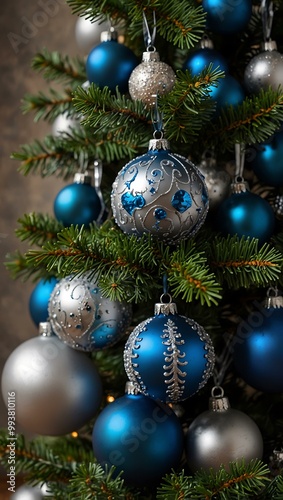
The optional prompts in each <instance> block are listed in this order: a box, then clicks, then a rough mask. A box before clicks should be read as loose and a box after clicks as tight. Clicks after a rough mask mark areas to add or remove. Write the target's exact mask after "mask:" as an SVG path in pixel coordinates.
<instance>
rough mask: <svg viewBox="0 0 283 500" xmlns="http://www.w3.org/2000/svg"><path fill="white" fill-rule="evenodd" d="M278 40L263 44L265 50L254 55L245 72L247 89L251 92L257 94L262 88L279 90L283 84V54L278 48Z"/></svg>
mask: <svg viewBox="0 0 283 500" xmlns="http://www.w3.org/2000/svg"><path fill="white" fill-rule="evenodd" d="M276 49H277V45H276V42H274V41H269V42H265V43H264V44H263V52H260V53H259V54H257V55H256V56H254V57H253V58H252V59H251V60H250V62H249V64H248V65H247V67H246V69H245V73H244V82H245V86H246V89H247V90H248V92H250V93H251V94H257V93H258V92H259V91H260V90H261V89H263V90H268V88H269V86H270V87H271V88H272V89H273V90H278V87H279V85H283V55H282V54H280V53H279V52H278V51H277V50H276Z"/></svg>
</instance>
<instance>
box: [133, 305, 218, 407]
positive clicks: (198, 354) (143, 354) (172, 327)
mask: <svg viewBox="0 0 283 500" xmlns="http://www.w3.org/2000/svg"><path fill="white" fill-rule="evenodd" d="M124 366H125V370H126V373H127V376H128V378H129V380H130V381H131V382H132V383H133V384H134V385H135V386H137V387H138V388H139V390H140V391H141V392H142V393H143V394H145V395H147V396H151V397H153V398H156V399H160V400H161V401H166V402H173V403H177V402H179V401H183V400H185V399H187V398H189V397H190V396H192V395H193V394H194V393H195V392H197V391H199V390H200V389H201V388H202V387H204V385H205V384H206V383H207V381H208V379H209V377H210V376H211V375H212V371H213V367H214V349H213V345H212V342H211V339H210V337H209V335H208V334H207V333H206V332H205V330H204V329H203V328H202V327H201V326H200V325H199V324H198V323H196V322H195V321H194V320H192V319H189V318H187V317H185V316H180V315H178V314H177V309H176V304H174V303H172V302H171V298H170V302H169V303H161V304H155V315H154V316H153V317H151V318H149V319H146V320H145V321H143V322H142V323H140V324H139V325H138V326H137V327H136V328H135V329H134V330H133V332H132V333H131V334H130V336H129V338H128V340H127V342H126V345H125V351H124Z"/></svg>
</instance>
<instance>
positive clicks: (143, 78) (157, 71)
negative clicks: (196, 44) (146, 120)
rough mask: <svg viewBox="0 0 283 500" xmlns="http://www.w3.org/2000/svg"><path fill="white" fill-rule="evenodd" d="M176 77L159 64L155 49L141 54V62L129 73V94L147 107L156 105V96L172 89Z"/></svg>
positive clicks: (169, 68) (149, 49) (164, 64)
mask: <svg viewBox="0 0 283 500" xmlns="http://www.w3.org/2000/svg"><path fill="white" fill-rule="evenodd" d="M175 80H176V75H175V73H174V71H173V69H172V68H171V66H169V65H168V64H166V63H164V62H161V61H160V57H159V54H158V52H156V49H155V47H151V48H148V50H147V52H144V53H143V56H142V62H141V64H139V65H138V66H137V67H136V68H135V69H134V70H133V72H132V73H131V76H130V79H129V93H130V96H131V98H132V99H133V100H134V101H135V100H140V101H142V102H143V103H144V104H145V105H146V106H147V107H149V108H150V107H153V106H155V104H156V97H157V95H164V94H167V93H168V92H170V90H172V89H173V87H174V84H175Z"/></svg>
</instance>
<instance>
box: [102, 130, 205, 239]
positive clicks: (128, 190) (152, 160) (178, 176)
mask: <svg viewBox="0 0 283 500" xmlns="http://www.w3.org/2000/svg"><path fill="white" fill-rule="evenodd" d="M111 205H112V210H113V215H114V217H115V222H116V223H117V224H118V226H119V227H120V229H122V231H124V232H125V233H127V234H129V235H132V234H133V235H135V236H142V235H143V234H146V233H150V234H152V236H154V237H155V238H157V239H160V240H162V241H164V242H166V243H168V244H175V243H178V242H179V241H181V240H183V239H186V238H188V237H190V236H193V235H194V234H195V233H196V232H197V231H198V230H199V228H200V226H201V225H202V224H203V223H204V220H205V218H206V215H207V212H208V193H207V188H206V185H205V182H204V179H203V176H202V174H201V173H200V172H199V170H198V169H197V167H196V166H195V165H193V163H192V162H191V161H189V160H188V159H187V158H184V157H183V156H181V155H178V154H175V153H172V152H171V151H170V149H169V143H168V141H166V140H165V139H163V138H161V139H152V140H151V141H150V143H149V150H148V152H147V153H145V154H144V155H142V156H139V157H137V158H135V159H133V160H131V161H130V162H129V163H127V165H125V167H124V168H123V169H122V170H121V171H120V172H119V173H118V175H117V177H116V179H115V181H114V183H113V186H112V193H111Z"/></svg>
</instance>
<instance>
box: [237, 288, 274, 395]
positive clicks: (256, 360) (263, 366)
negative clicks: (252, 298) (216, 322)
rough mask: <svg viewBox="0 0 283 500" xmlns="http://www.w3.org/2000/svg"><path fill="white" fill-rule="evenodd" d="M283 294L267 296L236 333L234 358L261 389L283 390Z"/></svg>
mask: <svg viewBox="0 0 283 500" xmlns="http://www.w3.org/2000/svg"><path fill="white" fill-rule="evenodd" d="M282 325H283V297H282V295H275V296H267V298H266V301H265V305H264V307H263V308H262V309H260V310H259V311H254V312H251V313H250V315H249V317H248V318H246V319H245V320H243V321H242V322H241V323H240V324H239V326H238V328H237V333H236V335H235V336H234V337H233V342H232V344H231V349H232V352H233V362H234V366H235V368H236V371H237V372H238V374H239V375H240V377H241V378H242V379H243V380H244V381H245V382H246V383H247V384H249V385H250V386H252V387H254V388H255V389H257V390H258V391H263V392H267V393H280V392H282V391H283V334H282Z"/></svg>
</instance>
